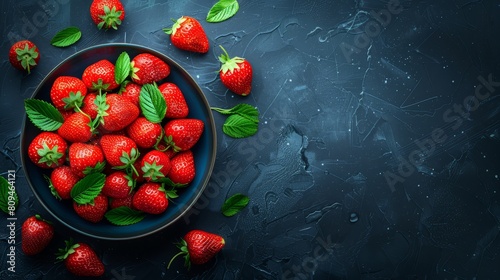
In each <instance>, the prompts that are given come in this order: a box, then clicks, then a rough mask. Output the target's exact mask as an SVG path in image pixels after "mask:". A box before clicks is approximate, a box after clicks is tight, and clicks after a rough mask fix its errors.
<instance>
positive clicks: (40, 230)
mask: <svg viewBox="0 0 500 280" xmlns="http://www.w3.org/2000/svg"><path fill="white" fill-rule="evenodd" d="M52 237H54V227H53V226H52V223H51V222H49V221H46V220H44V219H42V218H41V217H40V216H39V215H35V216H31V217H29V218H27V219H26V220H25V221H24V223H23V226H22V228H21V240H22V243H21V245H22V246H21V248H22V250H23V253H24V254H25V255H29V256H32V255H36V254H38V253H40V252H41V251H43V249H45V248H46V247H47V245H49V243H50V241H51V240H52Z"/></svg>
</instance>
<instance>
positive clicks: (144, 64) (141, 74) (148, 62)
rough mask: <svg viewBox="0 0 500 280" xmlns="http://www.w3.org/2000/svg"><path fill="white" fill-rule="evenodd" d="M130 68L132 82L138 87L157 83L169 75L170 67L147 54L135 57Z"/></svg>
mask: <svg viewBox="0 0 500 280" xmlns="http://www.w3.org/2000/svg"><path fill="white" fill-rule="evenodd" d="M130 66H131V68H132V81H134V82H135V83H137V84H139V85H144V84H149V83H152V82H158V81H160V80H163V79H165V78H166V77H167V76H168V75H170V66H168V64H167V63H165V61H163V60H161V59H160V58H158V57H156V56H154V55H152V54H149V53H141V54H138V55H136V56H135V57H134V58H133V59H132V62H130Z"/></svg>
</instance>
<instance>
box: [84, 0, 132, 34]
mask: <svg viewBox="0 0 500 280" xmlns="http://www.w3.org/2000/svg"><path fill="white" fill-rule="evenodd" d="M90 16H91V17H92V20H93V21H94V23H95V24H97V28H99V29H102V28H104V29H110V28H113V29H115V30H117V29H118V26H119V25H120V24H121V23H122V21H123V19H124V18H125V9H123V4H122V3H121V2H120V0H94V1H92V4H91V5H90Z"/></svg>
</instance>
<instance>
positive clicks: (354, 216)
mask: <svg viewBox="0 0 500 280" xmlns="http://www.w3.org/2000/svg"><path fill="white" fill-rule="evenodd" d="M358 220H359V217H358V214H357V213H356V212H352V213H351V215H350V217H349V222H351V223H355V222H357V221H358Z"/></svg>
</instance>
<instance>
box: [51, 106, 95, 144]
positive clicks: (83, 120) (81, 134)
mask: <svg viewBox="0 0 500 280" xmlns="http://www.w3.org/2000/svg"><path fill="white" fill-rule="evenodd" d="M90 122H91V120H90V117H89V116H88V115H85V114H84V113H80V112H76V113H74V114H72V115H71V116H69V117H68V118H67V119H66V120H65V121H64V122H63V124H62V125H61V126H60V127H59V129H58V130H57V133H58V134H59V135H61V137H62V138H64V140H66V141H68V142H72V143H74V142H88V141H89V140H90V138H92V128H91V127H90V126H91V124H90Z"/></svg>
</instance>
